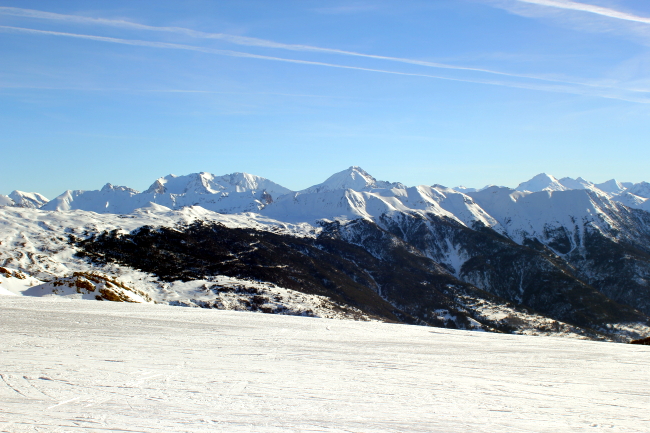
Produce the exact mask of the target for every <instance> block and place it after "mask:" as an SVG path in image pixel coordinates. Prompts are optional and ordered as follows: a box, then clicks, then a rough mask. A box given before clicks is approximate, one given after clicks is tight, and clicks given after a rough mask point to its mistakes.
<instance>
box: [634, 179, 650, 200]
mask: <svg viewBox="0 0 650 433" xmlns="http://www.w3.org/2000/svg"><path fill="white" fill-rule="evenodd" d="M629 192H631V193H632V194H634V195H638V196H639V197H645V198H650V183H648V182H639V183H635V184H634V185H633V186H632V187H631V188H630V190H629Z"/></svg>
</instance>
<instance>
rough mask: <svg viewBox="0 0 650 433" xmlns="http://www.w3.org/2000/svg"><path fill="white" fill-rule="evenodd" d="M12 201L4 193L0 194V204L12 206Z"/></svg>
mask: <svg viewBox="0 0 650 433" xmlns="http://www.w3.org/2000/svg"><path fill="white" fill-rule="evenodd" d="M13 205H14V201H13V200H12V199H10V198H9V197H7V196H6V195H2V194H0V206H13Z"/></svg>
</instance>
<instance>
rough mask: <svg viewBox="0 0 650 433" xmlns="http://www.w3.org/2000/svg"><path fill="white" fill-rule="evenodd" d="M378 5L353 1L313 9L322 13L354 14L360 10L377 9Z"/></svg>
mask: <svg viewBox="0 0 650 433" xmlns="http://www.w3.org/2000/svg"><path fill="white" fill-rule="evenodd" d="M377 9H378V6H377V5H375V4H367V3H355V4H347V5H342V6H330V7H320V8H316V9H314V11H316V12H319V13H322V14H355V13H360V12H368V11H374V10H377Z"/></svg>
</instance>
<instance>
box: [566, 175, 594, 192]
mask: <svg viewBox="0 0 650 433" xmlns="http://www.w3.org/2000/svg"><path fill="white" fill-rule="evenodd" d="M558 182H559V183H560V184H561V185H562V186H564V187H565V188H566V189H591V188H593V187H594V184H593V183H592V182H589V181H588V180H585V179H583V178H581V177H579V178H577V179H572V178H570V177H563V178H562V179H560V180H559V181H558Z"/></svg>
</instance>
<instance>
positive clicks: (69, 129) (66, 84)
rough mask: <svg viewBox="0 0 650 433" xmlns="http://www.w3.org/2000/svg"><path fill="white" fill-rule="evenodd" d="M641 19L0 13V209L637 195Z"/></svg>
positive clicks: (638, 14)
mask: <svg viewBox="0 0 650 433" xmlns="http://www.w3.org/2000/svg"><path fill="white" fill-rule="evenodd" d="M649 47H650V2H647V0H599V1H596V0H590V1H589V2H587V1H568V0H525V1H524V0H435V1H384V0H377V1H372V0H368V1H323V0H320V1H315V0H314V1H312V0H296V1H274V2H269V1H263V0H262V1H254V0H239V1H226V0H223V1H215V0H187V1H183V2H178V1H167V0H158V1H155V2H153V1H138V2H134V1H120V0H112V1H110V2H107V1H93V0H83V1H68V0H58V1H56V2H53V1H36V0H34V1H31V0H20V1H10V0H0V130H1V131H2V133H1V134H0V149H1V150H2V151H3V155H4V158H3V160H4V164H3V168H2V170H1V171H0V187H1V188H0V193H3V194H7V193H9V192H10V191H12V190H14V189H19V190H23V191H36V192H41V193H43V194H45V195H46V196H48V197H50V198H52V197H54V196H56V195H58V194H60V193H62V192H63V191H64V190H66V189H99V188H101V186H102V185H103V184H105V183H106V182H111V183H113V184H117V185H127V186H130V187H133V188H136V189H139V190H143V189H145V188H147V187H148V186H149V185H150V184H151V183H152V182H153V181H154V180H155V179H156V178H158V177H160V176H164V175H166V174H169V173H174V174H179V175H180V174H188V173H192V172H198V171H207V172H211V173H215V174H226V173H231V172H236V171H243V172H248V173H253V174H257V175H259V176H263V177H267V178H269V179H272V180H274V181H275V182H278V183H280V184H282V185H284V186H286V187H288V188H292V189H302V188H306V187H308V186H310V185H312V184H316V183H319V182H321V181H323V180H324V179H325V178H327V177H328V176H329V175H331V174H333V173H334V172H337V171H341V170H343V169H345V168H347V167H348V166H350V165H359V166H361V167H363V168H364V169H366V170H367V171H368V172H370V173H371V174H372V175H374V176H375V177H377V178H378V179H382V180H389V181H400V182H403V183H405V184H407V185H416V184H434V183H439V184H443V185H447V186H456V185H459V184H464V185H466V186H474V187H480V186H483V185H485V184H487V183H494V184H499V185H506V186H513V187H514V186H516V185H517V184H518V183H519V182H522V181H525V180H527V179H529V178H531V177H532V176H534V175H536V174H538V173H540V172H546V173H549V174H553V175H555V176H556V177H564V176H571V177H577V176H582V177H584V178H586V179H589V180H592V181H594V182H602V181H605V180H607V179H610V178H617V179H619V180H622V181H633V182H638V181H641V180H650V175H648V161H650V146H649V145H648V138H650V80H649V77H650V75H649V73H650V50H649Z"/></svg>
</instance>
